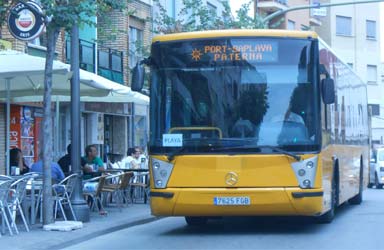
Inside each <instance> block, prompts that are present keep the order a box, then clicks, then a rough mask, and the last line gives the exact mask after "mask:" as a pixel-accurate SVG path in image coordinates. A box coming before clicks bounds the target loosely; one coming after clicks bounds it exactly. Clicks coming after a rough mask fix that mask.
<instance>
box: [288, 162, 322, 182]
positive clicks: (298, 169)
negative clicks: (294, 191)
mask: <svg viewBox="0 0 384 250" xmlns="http://www.w3.org/2000/svg"><path fill="white" fill-rule="evenodd" d="M317 159H318V156H315V157H312V158H309V159H306V160H303V161H298V162H293V163H291V167H292V169H293V171H294V172H295V175H296V179H297V183H298V184H299V186H300V187H301V188H313V186H314V183H315V178H316V170H317Z"/></svg>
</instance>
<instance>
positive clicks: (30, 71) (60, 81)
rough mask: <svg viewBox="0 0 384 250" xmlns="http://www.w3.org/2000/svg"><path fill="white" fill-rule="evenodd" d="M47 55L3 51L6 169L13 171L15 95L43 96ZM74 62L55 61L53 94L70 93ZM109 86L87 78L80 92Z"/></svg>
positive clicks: (0, 90)
mask: <svg viewBox="0 0 384 250" xmlns="http://www.w3.org/2000/svg"><path fill="white" fill-rule="evenodd" d="M44 75H45V58H41V57H35V56H30V55H27V54H24V53H21V52H18V51H13V50H5V51H0V97H3V98H4V99H3V101H6V102H7V118H6V126H7V127H6V134H7V136H6V171H7V172H9V168H8V166H9V145H10V142H9V133H10V131H9V130H10V128H9V127H10V101H11V97H20V96H43V94H44ZM70 77H71V74H70V66H69V65H68V64H64V63H62V62H59V61H54V62H53V74H52V95H53V96H55V95H60V96H61V95H67V96H69V95H70V93H71V88H70V86H71V85H70V81H69V79H70ZM108 94H109V89H106V88H104V89H100V88H97V87H95V86H92V85H91V84H89V83H87V82H83V83H81V84H80V95H83V96H84V95H87V96H106V95H108Z"/></svg>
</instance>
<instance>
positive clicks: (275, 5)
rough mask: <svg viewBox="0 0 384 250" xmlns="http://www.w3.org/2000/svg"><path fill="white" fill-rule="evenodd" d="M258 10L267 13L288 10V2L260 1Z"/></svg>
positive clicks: (283, 0) (280, 0) (282, 0)
mask: <svg viewBox="0 0 384 250" xmlns="http://www.w3.org/2000/svg"><path fill="white" fill-rule="evenodd" d="M257 8H258V9H261V10H264V11H265V12H267V13H270V12H275V11H279V10H283V9H286V8H288V0H258V3H257Z"/></svg>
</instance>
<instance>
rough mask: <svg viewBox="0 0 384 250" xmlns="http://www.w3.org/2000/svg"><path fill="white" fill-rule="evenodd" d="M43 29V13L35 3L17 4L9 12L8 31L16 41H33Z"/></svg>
mask: <svg viewBox="0 0 384 250" xmlns="http://www.w3.org/2000/svg"><path fill="white" fill-rule="evenodd" d="M44 27H45V24H44V17H43V11H42V9H41V8H40V6H39V5H38V4H37V3H35V2H32V1H29V2H27V3H22V2H19V3H18V4H16V5H14V6H13V7H12V8H11V9H10V11H9V15H8V29H9V31H10V32H11V34H12V36H14V37H15V38H16V39H19V40H22V41H30V40H33V39H35V38H36V37H38V36H39V35H40V34H41V32H42V31H43V29H44Z"/></svg>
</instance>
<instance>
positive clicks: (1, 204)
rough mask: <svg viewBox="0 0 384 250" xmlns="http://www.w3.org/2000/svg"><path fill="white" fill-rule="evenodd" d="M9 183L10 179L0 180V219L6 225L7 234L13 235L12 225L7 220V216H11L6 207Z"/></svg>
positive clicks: (10, 183)
mask: <svg viewBox="0 0 384 250" xmlns="http://www.w3.org/2000/svg"><path fill="white" fill-rule="evenodd" d="M11 185H12V180H0V215H1V217H2V221H5V224H6V225H7V228H8V231H9V234H10V235H13V231H12V227H11V224H10V221H9V219H10V218H9V216H11V213H10V211H9V207H8V196H9V191H10V187H11ZM16 230H17V228H16ZM16 232H17V231H16ZM3 233H4V232H3ZM0 236H1V234H0Z"/></svg>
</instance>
